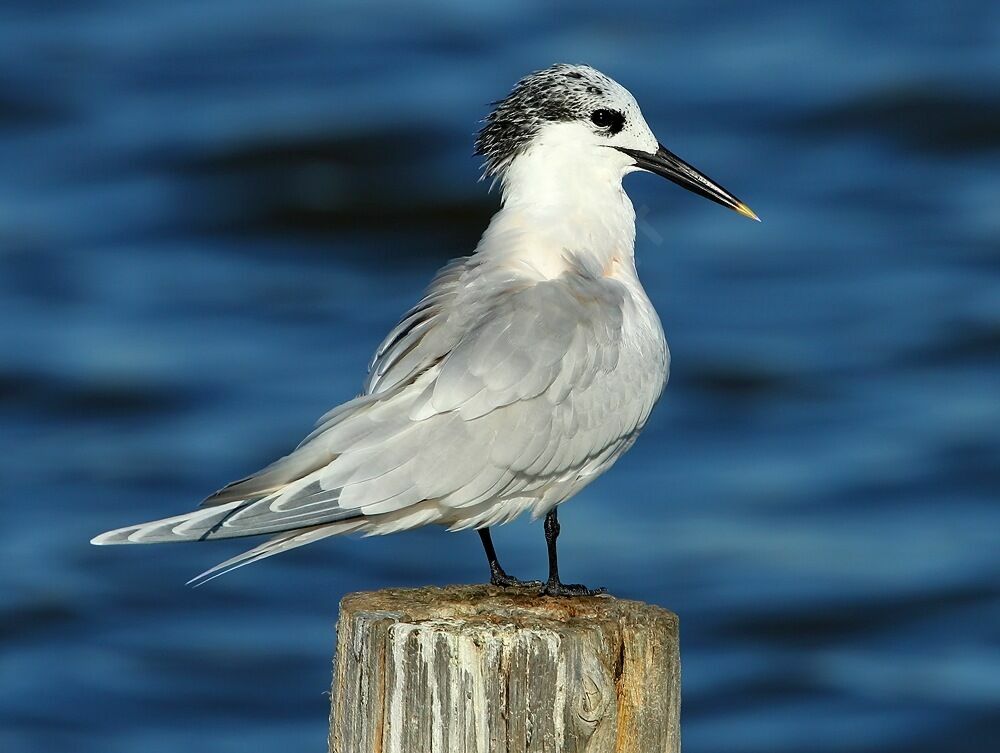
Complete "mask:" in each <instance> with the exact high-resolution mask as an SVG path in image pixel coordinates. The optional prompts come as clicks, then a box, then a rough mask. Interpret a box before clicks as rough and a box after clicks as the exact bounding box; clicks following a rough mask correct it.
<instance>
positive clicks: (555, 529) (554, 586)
mask: <svg viewBox="0 0 1000 753" xmlns="http://www.w3.org/2000/svg"><path fill="white" fill-rule="evenodd" d="M558 538H559V518H558V517H557V516H556V508H554V507H553V508H552V509H551V510H549V514H548V515H546V516H545V543H546V544H547V545H548V549H549V579H548V580H547V581H546V582H545V585H544V586H542V595H543V596H597V595H598V594H603V593H607V591H608V589H606V588H587V587H586V586H582V585H580V584H579V583H563V582H562V581H561V580H559V556H558V554H557V553H556V539H558Z"/></svg>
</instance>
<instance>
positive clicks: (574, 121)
mask: <svg viewBox="0 0 1000 753" xmlns="http://www.w3.org/2000/svg"><path fill="white" fill-rule="evenodd" d="M495 105H496V106H495V108H494V110H493V112H491V113H490V114H489V115H488V116H487V118H486V120H485V123H484V125H483V128H482V130H481V131H480V132H479V136H478V137H477V139H476V154H478V155H481V156H482V157H484V159H485V165H484V174H485V175H487V176H490V177H493V178H496V179H499V180H500V181H502V182H504V183H505V184H506V183H507V181H508V180H510V179H511V175H512V174H515V175H516V174H518V170H517V166H518V165H519V164H521V163H526V164H527V163H531V166H532V168H531V170H528V171H526V175H525V177H524V179H525V180H537V179H539V177H540V176H539V173H540V172H541V171H542V170H545V171H546V172H548V173H550V174H551V173H561V174H560V175H559V176H558V177H559V179H561V180H563V181H573V180H593V179H601V178H607V179H609V180H614V181H617V182H619V183H620V181H621V178H622V177H623V176H624V175H626V174H627V173H630V172H634V171H636V170H645V171H648V172H651V173H655V174H657V175H660V176H662V177H664V178H667V179H668V180H671V181H673V182H674V183H676V184H678V185H680V186H682V187H684V188H686V189H688V190H689V191H693V192H695V193H697V194H699V195H701V196H704V197H705V198H707V199H711V200H712V201H714V202H717V203H719V204H722V205H723V206H725V207H728V208H730V209H733V210H735V211H737V212H739V213H740V214H743V215H745V216H747V217H750V218H751V219H754V220H756V219H758V218H757V215H755V214H754V213H753V212H752V211H751V210H750V208H749V207H748V206H747V205H746V204H744V203H743V202H742V201H740V200H739V199H737V198H736V197H735V196H733V194H731V193H730V192H729V191H727V190H726V189H724V188H723V187H722V186H720V185H719V184H718V183H716V182H715V181H713V180H711V179H710V178H709V177H708V176H706V175H705V174H704V173H702V172H700V171H698V170H696V169H695V168H693V167H692V166H691V165H689V164H687V163H686V162H684V161H683V160H681V159H680V158H679V157H677V156H676V155H674V154H673V153H672V152H670V151H668V150H667V149H666V148H665V147H664V146H663V145H662V144H660V143H659V142H658V141H657V140H656V137H655V136H654V135H653V132H652V131H651V130H650V128H649V126H648V125H647V124H646V121H645V119H644V118H643V117H642V112H641V111H640V110H639V105H638V103H636V101H635V98H634V97H633V96H632V94H631V93H630V92H629V91H628V90H627V89H626V88H625V87H623V86H622V85H621V84H619V83H618V82H617V81H614V80H613V79H611V78H609V77H608V76H605V75H604V74H603V73H601V72H600V71H598V70H595V69H594V68H591V67H590V66H586V65H567V64H559V65H553V66H552V67H550V68H545V69H544V70H540V71H536V72H535V73H532V74H530V75H528V76H525V77H524V78H523V79H521V80H520V81H518V82H517V84H516V85H515V86H514V89H513V91H511V93H510V94H508V95H507V96H506V97H505V98H504V99H502V100H500V101H499V102H497V103H495Z"/></svg>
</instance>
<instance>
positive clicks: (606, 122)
mask: <svg viewBox="0 0 1000 753" xmlns="http://www.w3.org/2000/svg"><path fill="white" fill-rule="evenodd" d="M590 122H591V123H593V124H594V125H595V126H597V127H598V128H607V129H608V130H609V131H610V132H611V133H612V134H615V133H618V132H619V131H620V130H621V129H622V128H623V127H624V126H625V116H624V115H622V114H621V113H620V112H618V111H617V110H607V109H604V108H601V109H600V110H594V111H593V112H592V113H590Z"/></svg>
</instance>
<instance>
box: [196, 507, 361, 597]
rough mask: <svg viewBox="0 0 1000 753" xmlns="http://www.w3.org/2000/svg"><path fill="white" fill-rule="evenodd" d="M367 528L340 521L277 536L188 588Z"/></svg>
mask: <svg viewBox="0 0 1000 753" xmlns="http://www.w3.org/2000/svg"><path fill="white" fill-rule="evenodd" d="M364 525H365V521H364V520H358V519H352V520H341V521H337V522H335V523H326V524H324V525H318V526H312V527H311V528H300V529H298V530H295V531H288V532H287V533H281V534H278V535H277V536H275V537H273V538H270V539H268V540H267V541H265V542H264V543H263V544H260V545H258V546H255V547H254V548H253V549H250V550H249V551H246V552H243V553H242V554H237V555H236V556H235V557H232V558H231V559H228V560H226V561H225V562H220V563H219V564H218V565H216V566H215V567H213V568H210V569H208V570H206V571H205V572H203V573H201V574H200V575H196V576H195V577H193V578H192V579H191V580H189V581H188V585H189V586H195V587H197V586H200V585H202V584H204V583H208V581H210V580H213V579H215V578H218V577H219V576H220V575H225V574H226V573H230V572H232V571H233V570H236V569H237V568H240V567H243V566H244V565H249V564H251V563H253V562H259V561H260V560H262V559H266V558H267V557H273V556H274V555H275V554H281V553H282V552H287V551H288V550H289V549H295V548H296V547H300V546H304V545H306V544H311V543H313V542H314V541H318V540H319V539H325V538H326V537H327V536H336V535H338V534H341V533H351V532H352V531H356V530H359V529H361V528H363V527H364Z"/></svg>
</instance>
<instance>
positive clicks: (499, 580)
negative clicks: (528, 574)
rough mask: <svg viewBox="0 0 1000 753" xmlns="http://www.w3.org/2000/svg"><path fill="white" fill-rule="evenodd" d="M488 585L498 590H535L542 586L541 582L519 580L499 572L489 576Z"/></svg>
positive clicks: (501, 571)
mask: <svg viewBox="0 0 1000 753" xmlns="http://www.w3.org/2000/svg"><path fill="white" fill-rule="evenodd" d="M490 585H491V586H499V587H500V588H537V587H538V586H540V585H542V582H541V581H540V580H521V579H520V578H515V577H514V576H513V575H507V573H505V572H504V571H503V570H500V571H499V572H494V573H493V574H492V575H490Z"/></svg>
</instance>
